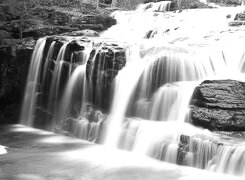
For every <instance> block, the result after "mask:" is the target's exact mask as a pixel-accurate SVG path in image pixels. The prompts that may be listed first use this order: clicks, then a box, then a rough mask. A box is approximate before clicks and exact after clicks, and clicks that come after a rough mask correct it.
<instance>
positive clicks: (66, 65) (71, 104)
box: [21, 1, 245, 175]
mask: <svg viewBox="0 0 245 180" xmlns="http://www.w3.org/2000/svg"><path fill="white" fill-rule="evenodd" d="M169 6H170V2H169V1H161V2H157V3H148V4H144V5H141V6H139V7H138V9H137V11H127V12H124V11H121V12H114V13H113V16H114V17H115V18H116V19H117V22H118V24H117V25H115V26H113V27H112V28H110V29H109V30H107V31H105V32H103V33H101V37H100V38H85V39H84V37H64V38H63V37H62V38H61V37H59V38H60V39H59V38H58V39H57V38H54V39H53V40H52V42H49V41H46V40H45V39H40V40H39V41H38V42H37V45H36V48H35V50H34V53H33V58H32V63H31V67H30V72H29V76H28V83H27V88H26V95H25V98H24V105H23V110H22V116H21V122H22V123H24V124H28V125H35V124H37V123H35V122H36V121H40V120H36V119H35V118H37V117H38V115H37V112H36V113H35V111H37V108H39V109H42V110H43V112H44V114H48V115H46V116H47V117H46V118H42V117H41V119H42V120H41V123H42V124H45V123H46V124H47V125H48V126H49V127H48V129H55V130H59V131H60V130H61V131H65V132H66V133H67V132H68V133H70V134H71V135H74V136H76V137H79V138H81V139H86V140H89V141H92V142H100V143H101V142H102V141H103V143H105V145H107V146H109V147H119V148H122V149H126V150H129V151H132V152H134V153H137V154H142V155H147V156H150V157H153V158H156V159H159V160H162V161H167V162H170V163H176V164H180V165H186V166H193V167H197V168H201V169H207V170H210V171H216V172H222V173H229V174H235V175H244V166H245V164H244V163H245V155H244V154H245V147H244V144H243V143H241V142H240V141H239V138H237V139H238V140H237V141H236V142H230V140H227V139H229V137H230V136H226V135H220V134H218V133H212V132H210V131H208V130H204V129H201V128H199V127H194V126H193V125H191V119H189V101H190V99H191V96H192V93H193V90H194V88H195V87H196V86H197V85H198V84H199V83H200V82H201V81H203V80H205V79H223V78H232V79H240V78H242V77H243V76H241V72H244V66H245V65H244V64H245V63H244V59H245V58H244V48H243V46H242V43H243V41H244V38H241V37H242V35H241V34H240V35H237V36H235V35H234V34H235V33H234V34H233V33H231V32H230V29H229V27H228V21H227V19H225V18H224V17H225V15H227V12H230V11H232V12H233V9H224V10H220V9H217V10H215V9H213V10H211V9H209V10H193V11H184V12H183V13H182V14H181V15H180V14H179V13H174V12H166V11H168V10H169ZM234 12H235V11H234ZM195 16H196V17H199V18H197V19H195V18H196V17H195ZM204 17H205V18H206V19H208V18H209V22H203V21H201V19H202V18H204ZM142 19H144V21H142ZM239 33H240V32H239ZM49 38H50V37H47V39H49ZM229 39H235V40H234V42H233V41H232V42H231V41H230V40H229ZM235 45H238V46H237V48H236V49H235V50H233V49H232V47H233V46H235ZM47 48H48V49H47ZM46 51H47V52H46ZM234 52H235V53H234ZM227 72H231V73H229V74H228V73H227ZM39 86H40V88H39ZM39 89H40V91H41V92H40V91H39ZM37 95H39V96H40V98H38V99H37ZM40 99H41V101H42V103H40V102H39V101H40ZM45 102H46V103H45ZM40 107H41V108H40ZM49 116H50V117H49ZM43 119H46V120H43ZM44 121H45V122H44ZM39 123H40V122H39ZM50 126H52V127H50Z"/></svg>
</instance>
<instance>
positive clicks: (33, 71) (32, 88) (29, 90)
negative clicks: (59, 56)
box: [20, 39, 46, 126]
mask: <svg viewBox="0 0 245 180" xmlns="http://www.w3.org/2000/svg"><path fill="white" fill-rule="evenodd" d="M45 43H46V39H39V40H38V41H37V45H36V47H35V49H34V51H33V55H32V59H31V65H30V68H29V73H28V78H27V84H26V89H25V95H24V100H23V105H22V111H21V116H20V122H21V123H23V124H26V125H29V126H32V125H33V124H32V123H33V118H34V112H35V107H36V98H37V96H38V86H40V85H39V84H37V83H38V79H39V78H40V77H39V76H40V70H41V67H40V66H41V62H42V57H43V50H44V46H45Z"/></svg>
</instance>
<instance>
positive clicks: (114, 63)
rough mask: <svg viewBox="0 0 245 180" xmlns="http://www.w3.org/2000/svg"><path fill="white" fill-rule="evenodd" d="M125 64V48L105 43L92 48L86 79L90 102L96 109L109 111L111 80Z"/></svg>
mask: <svg viewBox="0 0 245 180" xmlns="http://www.w3.org/2000/svg"><path fill="white" fill-rule="evenodd" d="M125 64H126V49H125V48H122V47H120V46H119V45H115V44H107V43H102V44H100V45H99V46H97V47H96V46H95V47H94V48H93V50H92V52H91V54H90V57H89V59H88V61H87V67H86V77H87V81H88V82H89V84H90V86H91V89H92V94H91V99H90V102H91V103H92V104H93V105H95V106H96V107H97V108H99V109H104V110H106V111H107V110H108V109H109V105H110V99H111V95H112V90H111V88H112V83H113V80H114V78H115V77H116V76H117V74H118V72H119V71H120V70H121V69H122V68H123V67H124V66H125Z"/></svg>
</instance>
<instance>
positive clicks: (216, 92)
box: [191, 80, 245, 131]
mask: <svg viewBox="0 0 245 180" xmlns="http://www.w3.org/2000/svg"><path fill="white" fill-rule="evenodd" d="M191 119H192V123H193V124H194V125H197V126H201V127H204V128H207V129H210V130H218V131H244V130H245V83H244V82H239V81H235V80H214V81H204V82H203V83H201V84H200V85H199V86H198V87H196V89H195V90H194V93H193V97H192V100H191Z"/></svg>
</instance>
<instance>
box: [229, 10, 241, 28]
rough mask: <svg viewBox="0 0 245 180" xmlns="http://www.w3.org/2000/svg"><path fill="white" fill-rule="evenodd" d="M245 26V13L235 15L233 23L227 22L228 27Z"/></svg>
mask: <svg viewBox="0 0 245 180" xmlns="http://www.w3.org/2000/svg"><path fill="white" fill-rule="evenodd" d="M244 24H245V11H244V12H241V13H238V14H236V16H235V18H234V20H233V21H231V22H229V26H243V25H244Z"/></svg>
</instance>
